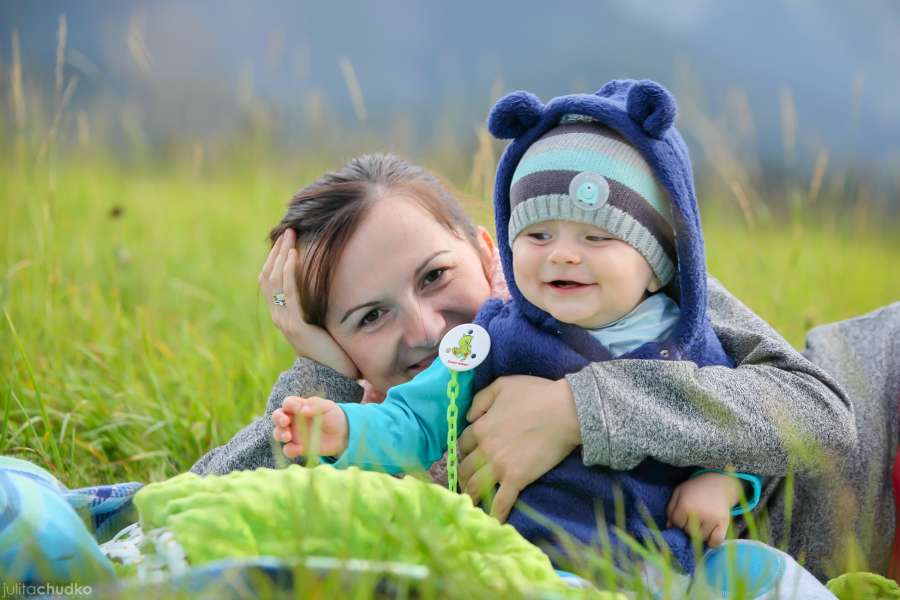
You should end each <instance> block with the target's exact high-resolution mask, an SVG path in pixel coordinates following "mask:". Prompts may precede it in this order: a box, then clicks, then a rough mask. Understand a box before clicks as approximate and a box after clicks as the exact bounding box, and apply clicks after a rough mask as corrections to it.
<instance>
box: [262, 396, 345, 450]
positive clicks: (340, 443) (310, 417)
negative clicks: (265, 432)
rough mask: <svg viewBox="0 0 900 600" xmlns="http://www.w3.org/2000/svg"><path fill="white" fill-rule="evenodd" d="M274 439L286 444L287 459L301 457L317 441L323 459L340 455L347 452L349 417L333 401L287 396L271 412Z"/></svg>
mask: <svg viewBox="0 0 900 600" xmlns="http://www.w3.org/2000/svg"><path fill="white" fill-rule="evenodd" d="M272 420H273V421H274V422H275V431H274V432H273V437H274V438H275V439H276V440H278V441H280V442H284V443H285V444H284V446H283V447H282V449H281V451H282V452H284V455H285V456H286V457H288V458H295V457H297V456H302V455H303V454H304V453H305V452H306V450H307V449H308V448H309V447H310V445H311V442H314V441H315V439H314V438H315V434H318V443H317V445H316V448H315V452H316V453H317V454H319V455H321V456H338V455H340V454H341V453H342V452H344V450H346V449H347V429H348V428H347V416H346V415H345V414H344V411H342V410H341V409H340V407H338V405H337V404H335V403H334V402H332V401H331V400H326V399H324V398H319V397H318V396H312V397H310V398H301V397H299V396H288V397H287V398H285V399H284V402H282V403H281V408H278V409H275V411H274V412H273V413H272Z"/></svg>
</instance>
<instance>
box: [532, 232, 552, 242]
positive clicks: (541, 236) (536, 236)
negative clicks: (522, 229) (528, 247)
mask: <svg viewBox="0 0 900 600" xmlns="http://www.w3.org/2000/svg"><path fill="white" fill-rule="evenodd" d="M528 237H530V238H531V239H533V240H535V241H536V242H546V241H547V240H549V239H550V234H549V233H547V232H546V231H532V232H531V233H529V234H528Z"/></svg>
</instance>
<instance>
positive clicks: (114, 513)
mask: <svg viewBox="0 0 900 600" xmlns="http://www.w3.org/2000/svg"><path fill="white" fill-rule="evenodd" d="M142 485H143V484H140V483H135V482H130V483H117V484H112V485H101V486H93V487H87V488H79V489H73V490H70V489H68V488H66V487H65V486H64V485H63V484H62V483H60V482H59V480H57V479H56V478H55V477H53V475H51V474H50V473H48V472H47V471H46V470H44V469H42V468H40V467H38V466H36V465H33V464H31V463H29V462H27V461H24V460H19V459H16V458H11V457H7V456H0V571H3V572H4V573H6V574H9V575H11V576H12V578H13V579H15V580H18V581H21V582H24V583H27V584H32V583H34V584H40V583H66V582H70V581H76V580H91V581H95V580H98V579H105V578H109V577H112V576H113V574H114V571H113V567H112V564H111V563H110V562H109V560H108V559H107V558H106V557H105V556H104V555H103V554H102V552H100V549H99V546H98V542H103V541H105V540H107V539H109V538H111V537H112V536H113V535H114V534H115V533H116V531H118V530H119V529H121V528H122V527H124V526H125V525H127V524H128V523H132V522H134V521H135V520H136V519H137V514H136V511H135V509H134V506H133V504H132V502H131V499H132V497H133V496H134V494H135V493H136V492H137V491H138V490H139V489H140V488H141V487H142Z"/></svg>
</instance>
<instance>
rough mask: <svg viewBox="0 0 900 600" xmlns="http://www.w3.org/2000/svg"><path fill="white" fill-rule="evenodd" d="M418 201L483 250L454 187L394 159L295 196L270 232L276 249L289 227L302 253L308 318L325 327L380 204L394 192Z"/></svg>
mask: <svg viewBox="0 0 900 600" xmlns="http://www.w3.org/2000/svg"><path fill="white" fill-rule="evenodd" d="M397 192H401V193H404V194H405V195H406V196H408V197H409V198H411V199H413V200H415V201H416V202H418V203H419V204H420V205H421V206H422V207H423V208H425V209H426V210H427V211H428V212H429V213H430V214H431V215H432V216H433V217H434V218H435V220H436V221H437V222H438V223H440V224H441V225H443V226H444V227H446V228H447V230H448V231H450V232H451V233H453V234H454V235H456V236H458V237H460V238H462V239H465V240H467V241H468V242H469V243H470V244H472V246H473V247H474V248H475V249H477V248H478V233H477V231H476V229H475V226H474V225H473V224H472V222H471V221H470V220H469V218H468V217H467V216H466V214H465V213H464V212H463V209H462V206H461V205H460V204H459V202H458V201H457V200H456V198H455V197H454V195H453V194H452V193H451V192H450V191H449V189H448V187H447V186H446V185H444V184H443V183H441V181H440V180H438V178H437V177H435V176H434V175H432V174H431V173H429V172H428V171H426V170H425V169H423V168H422V167H419V166H416V165H414V164H412V163H410V162H408V161H406V160H404V159H402V158H400V157H398V156H395V155H393V154H365V155H363V156H358V157H356V158H354V159H352V160H351V161H350V162H348V163H347V164H346V165H344V166H343V167H341V168H340V169H337V170H336V171H331V172H329V173H325V174H324V175H322V176H321V177H319V178H318V179H317V180H315V181H314V182H312V183H311V184H309V185H308V186H306V187H304V188H303V189H301V190H300V191H299V192H297V193H296V194H294V196H293V198H291V200H290V202H289V203H288V209H287V214H285V216H284V217H283V218H282V219H281V222H279V223H278V225H276V226H275V227H273V228H272V230H271V231H270V232H269V241H270V243H271V244H272V245H274V244H275V242H276V241H277V240H278V237H279V236H280V235H281V234H282V233H284V232H285V231H286V230H287V229H288V228H291V229H293V230H294V231H296V232H297V245H298V249H305V251H304V252H303V253H302V257H303V258H302V261H301V268H300V269H299V272H298V273H297V289H298V290H299V292H300V304H301V306H302V307H303V312H304V318H305V320H306V321H307V322H308V323H311V324H313V325H318V326H320V327H324V325H325V315H326V314H327V312H328V293H329V291H330V289H331V283H332V280H333V278H334V266H335V265H337V264H338V261H339V260H340V259H341V254H342V253H343V251H344V248H345V247H346V246H347V243H348V242H349V241H350V238H352V237H353V234H354V233H355V232H356V229H357V227H359V224H360V223H362V221H363V219H364V218H365V216H366V214H368V211H369V208H370V207H371V206H372V204H373V203H374V202H377V201H378V200H380V199H381V198H384V197H385V196H386V195H388V194H389V193H397Z"/></svg>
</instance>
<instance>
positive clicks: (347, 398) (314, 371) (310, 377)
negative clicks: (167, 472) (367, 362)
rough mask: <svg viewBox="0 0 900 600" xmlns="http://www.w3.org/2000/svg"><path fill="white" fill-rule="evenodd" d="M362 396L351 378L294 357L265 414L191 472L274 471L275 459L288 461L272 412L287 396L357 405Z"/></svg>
mask: <svg viewBox="0 0 900 600" xmlns="http://www.w3.org/2000/svg"><path fill="white" fill-rule="evenodd" d="M362 394H363V389H362V387H360V385H359V384H358V383H356V381H354V380H353V379H349V378H347V377H345V376H343V375H341V374H340V373H338V372H337V371H335V370H334V369H331V368H330V367H326V366H325V365H322V364H319V363H317V362H315V361H313V360H310V359H308V358H297V359H296V360H295V361H294V365H293V367H292V368H291V370H290V371H285V372H283V373H282V374H281V375H280V376H279V377H278V381H276V382H275V386H274V387H273V388H272V392H271V393H270V394H269V401H268V403H267V404H266V413H265V414H264V415H263V416H261V417H257V418H256V419H255V420H254V421H253V422H252V423H250V424H249V425H247V426H246V427H244V428H243V429H241V430H240V431H238V432H237V433H236V434H235V436H234V437H233V438H231V440H230V441H229V442H228V443H226V444H224V445H222V446H219V447H218V448H214V449H212V450H210V451H209V452H207V453H206V454H205V455H204V456H203V457H201V458H200V460H198V461H197V462H196V463H195V464H194V466H192V467H191V471H192V472H194V473H197V474H198V475H223V474H225V473H229V472H231V471H244V470H250V469H256V468H258V467H268V468H275V467H276V466H278V462H276V460H277V461H279V462H280V461H282V460H287V459H285V458H284V457H283V455H282V454H281V448H280V447H279V443H278V442H275V441H274V440H273V438H272V430H273V429H274V427H275V424H274V423H273V422H272V412H273V411H274V410H275V409H276V408H279V407H280V406H281V404H282V402H283V401H284V399H285V398H286V397H287V396H312V395H319V396H324V397H326V398H329V399H331V400H334V401H335V402H359V401H360V399H361V398H362ZM276 457H279V458H277V459H276Z"/></svg>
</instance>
